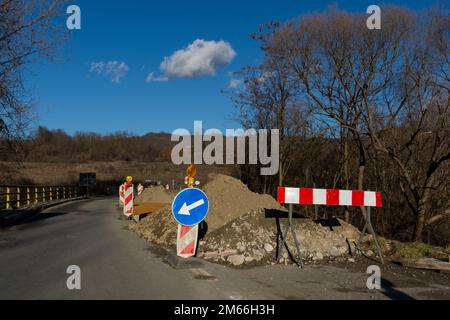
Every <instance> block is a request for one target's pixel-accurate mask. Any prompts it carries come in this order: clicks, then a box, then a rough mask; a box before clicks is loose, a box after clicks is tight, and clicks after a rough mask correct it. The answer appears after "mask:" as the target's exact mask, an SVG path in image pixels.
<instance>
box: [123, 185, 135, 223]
mask: <svg viewBox="0 0 450 320" xmlns="http://www.w3.org/2000/svg"><path fill="white" fill-rule="evenodd" d="M124 193H125V205H124V207H123V214H124V215H126V216H127V217H129V216H131V215H132V214H133V183H131V182H127V183H125V192H124Z"/></svg>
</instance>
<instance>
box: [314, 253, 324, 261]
mask: <svg viewBox="0 0 450 320" xmlns="http://www.w3.org/2000/svg"><path fill="white" fill-rule="evenodd" d="M315 258H316V259H317V260H323V254H322V253H321V252H317V253H316V255H315Z"/></svg>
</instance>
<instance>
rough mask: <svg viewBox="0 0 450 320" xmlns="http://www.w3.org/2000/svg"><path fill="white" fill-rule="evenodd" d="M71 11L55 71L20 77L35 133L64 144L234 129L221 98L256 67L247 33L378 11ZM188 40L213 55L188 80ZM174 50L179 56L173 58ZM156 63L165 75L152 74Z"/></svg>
mask: <svg viewBox="0 0 450 320" xmlns="http://www.w3.org/2000/svg"><path fill="white" fill-rule="evenodd" d="M388 3H395V4H400V5H405V6H408V7H410V8H413V9H421V8H424V7H426V6H429V5H430V2H426V1H389V2H388ZM70 4H76V5H78V6H79V7H80V8H81V14H82V21H81V23H82V29H81V30H74V31H71V36H70V39H69V41H68V42H67V44H66V45H65V46H64V48H63V49H62V50H60V51H59V52H58V54H57V61H55V62H40V63H34V64H33V65H31V66H30V67H29V68H28V72H27V74H26V81H27V86H28V87H29V89H30V92H31V95H32V97H33V99H34V101H35V104H36V112H37V116H38V117H37V121H36V123H37V124H39V125H44V126H47V127H49V128H51V129H57V128H61V129H64V130H65V131H66V132H68V133H70V134H73V133H74V132H76V131H90V132H97V133H102V134H107V133H112V132H115V131H119V130H121V131H122V130H126V131H129V132H132V133H135V134H145V133H147V132H159V131H165V132H172V131H173V130H174V129H176V128H187V129H190V130H191V131H192V130H193V122H194V120H203V127H204V128H219V129H221V130H224V129H225V128H237V127H238V124H237V123H235V122H234V121H233V120H232V113H233V111H234V108H233V105H232V103H231V101H230V98H229V97H228V96H227V95H224V94H222V93H221V92H220V91H221V90H222V89H226V88H227V86H228V84H229V81H230V80H231V79H232V77H230V74H229V73H230V72H232V71H235V70H238V69H240V68H241V67H243V66H245V65H248V64H256V63H258V61H259V59H260V57H261V53H260V51H259V48H258V44H257V43H255V42H254V41H252V40H251V39H249V33H251V32H253V31H255V30H257V28H258V26H259V25H260V24H261V23H265V22H268V21H270V20H280V21H287V20H289V19H291V18H293V17H295V16H298V15H301V14H304V13H310V12H319V11H322V10H325V9H326V8H327V7H328V6H330V5H332V4H337V5H338V7H339V8H342V9H345V10H348V11H355V12H365V11H366V8H367V7H368V6H369V5H371V4H378V3H376V2H375V1H321V0H315V1H305V0H276V1H242V0H241V1H234V0H229V1H208V0H202V1H160V2H156V1H143V0H128V1H106V0H102V1H100V0H86V1H84V0H83V1H81V0H78V1H77V0H74V1H71V2H70ZM380 5H381V3H380ZM62 27H65V25H64V26H62ZM197 39H200V40H205V41H210V42H206V43H202V44H203V45H205V46H208V48H209V47H211V50H212V52H213V54H214V55H216V56H215V58H214V59H215V60H214V59H213V63H212V65H210V66H209V67H210V68H209V69H208V66H203V69H200V71H198V70H197V71H196V70H195V68H194V70H192V69H189V68H188V67H189V66H186V65H184V66H183V65H180V61H179V60H180V59H179V58H181V62H183V61H184V62H185V60H186V59H185V58H186V57H188V58H190V59H191V60H189V61H191V63H192V61H194V62H195V63H196V65H195V66H197V67H198V65H197V64H201V63H202V62H201V61H196V60H195V57H193V56H192V54H194V55H195V54H196V52H197V51H195V52H190V50H186V48H187V47H188V45H190V44H192V43H193V42H194V41H195V40H197ZM212 41H214V42H212ZM220 41H224V42H220ZM177 50H185V52H183V53H182V54H181V55H180V56H178V57H174V56H172V55H173V54H174V52H176V51H177ZM208 52H210V51H208ZM233 52H234V53H233ZM227 54H228V55H227ZM165 57H168V59H169V62H171V64H170V65H171V66H172V67H173V68H169V67H167V68H166V70H160V64H161V62H162V61H163V59H164V58H165ZM171 57H172V58H171ZM183 59H184V60H183ZM192 59H194V60H192ZM214 61H215V63H216V64H214ZM108 62H110V63H112V64H110V67H111V68H110V69H112V70H113V71H112V72H113V73H114V72H115V74H116V75H117V74H121V75H122V76H121V77H117V76H116V77H114V76H113V75H112V74H107V73H106V70H107V63H108ZM114 62H115V63H114ZM93 63H97V64H96V65H93ZM93 66H95V67H93ZM124 66H126V68H128V71H127V72H124ZM190 66H191V67H192V65H190ZM195 66H194V67H195ZM180 67H181V68H182V69H183V68H184V69H183V70H182V71H183V72H185V71H186V70H187V69H189V70H187V71H186V72H188V73H185V74H184V73H179V68H180ZM200 67H201V66H200ZM211 67H212V68H213V69H214V70H211ZM177 68H178V69H177ZM213 71H215V73H214V74H212V73H213ZM120 72H123V73H120ZM151 72H153V73H154V76H153V79H155V78H156V79H158V77H159V78H160V79H163V78H164V80H166V79H165V78H167V77H168V78H169V79H168V81H150V82H148V81H146V79H147V77H148V75H149V74H150V73H151ZM177 72H178V73H177ZM189 72H191V73H189ZM125 73H126V75H125ZM199 75H201V76H199ZM119 81H120V82H119Z"/></svg>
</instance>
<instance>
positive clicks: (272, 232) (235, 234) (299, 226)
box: [199, 210, 370, 266]
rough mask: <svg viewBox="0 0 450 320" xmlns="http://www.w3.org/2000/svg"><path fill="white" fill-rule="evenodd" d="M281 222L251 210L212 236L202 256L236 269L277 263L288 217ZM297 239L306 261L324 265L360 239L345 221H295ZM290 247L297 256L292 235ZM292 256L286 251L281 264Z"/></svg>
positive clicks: (202, 246)
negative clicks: (279, 239)
mask: <svg viewBox="0 0 450 320" xmlns="http://www.w3.org/2000/svg"><path fill="white" fill-rule="evenodd" d="M275 214H278V215H280V217H283V218H280V219H279V225H278V226H277V219H276V218H274V217H273V216H271V215H269V216H268V213H267V211H265V210H251V211H250V212H248V213H246V214H244V215H242V216H240V217H239V218H237V219H234V220H233V221H231V222H230V223H228V224H226V225H224V226H223V227H221V228H219V229H217V230H215V231H213V232H211V233H208V234H207V235H206V237H205V238H204V240H203V241H201V242H200V247H199V256H201V257H203V258H205V259H207V260H212V261H215V262H222V263H227V264H231V265H234V266H240V265H261V264H265V263H267V262H269V263H274V262H275V260H276V248H277V234H278V232H277V230H279V229H281V230H283V231H284V227H285V225H286V224H287V222H288V221H287V218H286V217H285V216H286V215H285V214H284V213H283V212H277V213H275ZM294 226H295V230H296V235H297V239H298V240H299V242H300V251H301V254H302V257H303V259H304V260H308V261H311V262H320V261H322V260H324V259H330V258H335V257H340V256H343V255H346V254H348V252H349V242H348V239H351V240H353V239H356V238H357V237H358V235H359V231H358V230H357V229H356V228H355V227H353V226H352V225H350V224H347V223H345V222H344V221H341V220H338V219H335V221H334V223H333V227H332V228H330V227H328V226H323V225H321V224H320V223H317V222H314V221H312V220H310V219H294ZM288 247H289V248H290V250H291V253H292V254H295V255H296V253H297V252H296V249H295V243H294V239H293V238H292V235H291V234H289V236H288ZM369 254H370V253H369ZM288 261H289V256H288V253H287V252H286V250H284V254H283V257H281V259H280V262H285V263H287V262H288Z"/></svg>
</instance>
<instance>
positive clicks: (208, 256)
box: [203, 251, 220, 259]
mask: <svg viewBox="0 0 450 320" xmlns="http://www.w3.org/2000/svg"><path fill="white" fill-rule="evenodd" d="M219 255H220V254H219V253H218V252H215V251H209V252H205V253H204V255H203V257H204V258H205V259H211V258H218V257H219Z"/></svg>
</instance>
